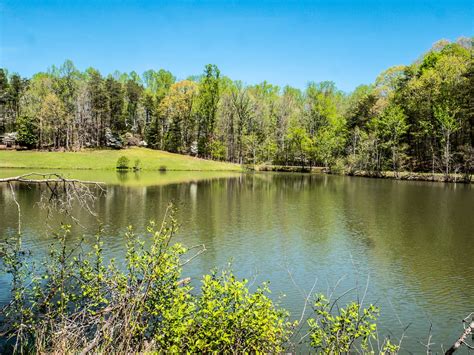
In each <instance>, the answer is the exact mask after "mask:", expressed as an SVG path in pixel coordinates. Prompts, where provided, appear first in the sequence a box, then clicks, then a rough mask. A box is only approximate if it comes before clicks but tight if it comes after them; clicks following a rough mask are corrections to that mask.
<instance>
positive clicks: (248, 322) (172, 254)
mask: <svg viewBox="0 0 474 355" xmlns="http://www.w3.org/2000/svg"><path fill="white" fill-rule="evenodd" d="M176 230H177V223H176V220H175V219H174V213H173V209H172V207H170V208H169V209H168V211H167V216H166V218H165V220H164V222H163V223H162V225H161V226H157V225H156V224H155V223H153V222H151V223H150V225H149V226H148V228H147V234H148V236H149V240H145V239H143V238H140V237H138V236H137V235H136V234H135V233H134V232H133V230H132V228H130V229H129V231H128V232H127V235H126V256H125V265H124V267H121V266H119V265H117V263H116V262H115V260H110V261H109V262H105V261H104V259H105V257H104V251H103V244H102V231H99V233H98V234H97V236H96V242H95V245H94V247H93V249H92V251H90V252H89V253H86V254H84V253H77V252H76V251H77V249H75V248H71V247H70V246H69V243H68V240H69V238H70V226H63V228H62V230H61V232H60V233H59V234H58V235H56V239H57V243H56V245H55V246H54V247H53V248H52V250H51V252H50V255H49V257H48V258H47V259H46V260H45V261H44V262H43V263H42V264H41V265H33V264H29V263H28V255H29V254H26V253H24V252H23V251H22V250H21V236H18V240H17V242H16V243H13V244H11V245H7V246H6V247H5V248H4V249H5V250H4V251H3V253H4V257H2V262H3V267H4V269H5V271H6V272H7V273H10V274H11V275H12V276H13V284H12V289H11V291H12V297H11V302H10V303H9V304H8V305H7V306H6V307H5V308H4V309H3V310H2V314H3V315H4V318H3V319H2V324H1V335H2V338H4V339H8V340H7V342H6V348H5V349H4V350H5V351H9V352H16V353H30V352H40V353H43V352H54V353H68V352H74V353H76V352H77V353H88V352H114V353H115V352H120V353H122V352H123V353H129V352H144V351H160V350H167V351H176V352H177V351H180V352H181V351H184V352H216V351H217V352H278V351H281V350H283V344H284V343H285V341H286V340H288V337H289V335H290V330H291V324H290V323H289V322H288V314H287V312H286V311H285V310H283V309H281V308H280V307H278V306H277V305H275V304H274V303H273V302H272V301H271V299H270V298H269V297H268V292H269V290H268V288H267V286H266V285H265V284H264V285H262V286H261V287H259V288H257V290H256V291H255V292H253V293H251V292H250V291H249V290H248V288H247V283H246V281H245V280H244V281H239V280H237V279H236V278H235V276H234V275H233V274H232V272H231V271H223V272H221V273H217V272H214V273H212V274H211V275H207V276H205V277H204V278H203V279H202V285H201V292H200V293H193V292H192V291H193V288H192V287H191V286H190V284H189V279H186V278H182V275H181V273H182V267H183V265H184V264H186V263H188V262H189V261H190V260H192V259H193V258H194V257H195V256H197V255H199V254H200V253H202V252H203V251H204V250H205V249H204V246H196V247H194V248H190V249H188V250H187V249H186V248H184V247H183V246H182V245H180V244H178V243H177V244H172V243H171V241H172V238H173V236H174V235H175V233H176Z"/></svg>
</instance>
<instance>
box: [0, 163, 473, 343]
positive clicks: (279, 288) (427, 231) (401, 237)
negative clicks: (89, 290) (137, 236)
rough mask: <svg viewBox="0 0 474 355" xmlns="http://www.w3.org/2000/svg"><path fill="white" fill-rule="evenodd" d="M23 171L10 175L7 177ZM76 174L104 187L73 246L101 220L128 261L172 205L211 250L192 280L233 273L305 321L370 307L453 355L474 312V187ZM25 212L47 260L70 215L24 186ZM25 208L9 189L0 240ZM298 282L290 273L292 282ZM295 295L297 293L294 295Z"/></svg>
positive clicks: (30, 238) (393, 330) (188, 239)
mask: <svg viewBox="0 0 474 355" xmlns="http://www.w3.org/2000/svg"><path fill="white" fill-rule="evenodd" d="M20 173H24V171H19V170H8V169H2V170H1V171H0V175H1V176H0V177H4V176H13V175H18V174H20ZM63 173H65V174H67V175H68V176H74V177H77V178H80V179H88V180H96V181H104V182H106V183H107V189H106V190H107V192H106V193H105V194H103V195H101V196H100V197H99V198H98V199H97V201H96V205H95V208H96V211H97V213H98V216H97V218H95V217H93V216H92V215H90V214H88V213H87V212H86V211H85V210H80V209H77V210H75V211H73V212H74V213H73V214H74V215H75V217H77V218H78V220H79V223H80V224H81V225H83V226H87V228H84V227H81V226H79V225H75V226H74V228H73V230H74V232H75V236H74V238H75V239H74V240H71V243H73V242H77V241H79V240H80V238H81V236H82V235H83V234H84V235H85V241H84V243H86V244H87V243H89V242H91V241H92V239H93V237H92V235H93V233H94V232H95V231H96V230H97V226H98V220H99V221H100V222H101V223H102V224H103V225H104V227H105V230H106V232H105V233H106V235H105V238H104V249H105V250H106V252H107V255H108V256H109V257H117V258H118V259H119V260H120V258H121V257H122V256H123V250H124V245H125V238H124V236H123V235H124V231H125V229H126V227H127V226H128V225H133V226H135V227H136V229H137V230H138V231H139V232H140V231H143V230H144V228H145V226H146V223H147V221H149V220H156V221H161V219H162V217H163V214H164V211H165V209H166V206H167V205H168V203H169V202H170V201H173V202H174V203H175V204H176V206H177V208H178V213H177V218H178V220H179V223H180V225H181V228H180V231H179V235H178V237H177V241H180V242H182V243H184V245H186V246H193V245H196V244H205V246H206V249H207V251H206V252H205V253H204V254H203V255H202V256H201V257H199V258H197V259H195V260H194V261H193V263H192V264H190V265H189V266H188V267H187V269H185V272H184V274H186V276H191V277H192V278H193V279H194V280H196V279H198V278H199V277H200V276H201V275H202V274H204V273H208V272H209V270H210V269H212V268H214V267H217V268H223V267H226V266H227V265H228V263H229V262H231V263H232V268H233V269H234V270H235V272H236V274H237V275H238V276H240V277H245V278H249V279H252V280H253V279H254V278H256V281H255V282H256V283H261V282H263V281H267V280H268V281H270V288H271V289H272V291H273V293H272V297H274V298H275V299H278V298H280V297H282V295H283V294H284V295H285V296H284V297H283V298H282V301H281V302H282V305H283V306H285V307H286V308H288V309H289V310H290V312H291V314H292V318H293V319H299V317H300V315H301V310H302V308H303V303H304V296H303V295H302V293H303V292H302V291H301V290H305V292H308V291H309V290H310V289H311V287H312V286H313V284H314V282H315V281H316V286H315V292H323V293H328V292H329V293H330V292H333V293H334V295H342V294H343V293H344V292H346V291H347V290H351V289H353V290H352V291H350V292H349V293H348V295H347V296H345V297H343V301H347V300H350V299H355V298H356V297H357V296H359V297H362V295H363V294H364V293H365V289H366V288H367V295H366V297H365V301H364V303H365V304H368V303H369V302H373V303H376V304H377V305H378V306H379V307H380V308H381V316H380V318H379V327H380V331H379V332H380V333H381V334H383V335H386V334H391V337H392V338H394V339H398V338H399V337H400V335H401V334H402V332H403V329H404V328H405V327H406V326H407V325H408V324H410V326H409V328H408V329H407V331H406V335H405V338H404V342H403V349H405V350H408V351H412V352H421V351H424V350H425V349H424V347H423V346H422V345H421V344H420V342H424V343H426V341H427V338H428V334H429V329H430V324H431V323H432V324H433V328H432V333H433V338H432V341H434V342H435V345H433V349H435V350H437V351H439V350H440V346H441V344H444V345H445V348H446V345H447V346H448V347H449V346H450V345H451V344H452V342H453V341H454V340H455V339H456V338H457V336H459V334H460V332H461V330H462V325H461V319H462V318H464V317H465V316H467V315H468V314H469V313H470V312H472V311H474V263H473V260H474V258H473V246H474V243H473V242H474V213H473V207H474V189H473V188H472V187H471V186H470V185H461V184H442V183H428V182H410V181H394V180H381V179H380V180H379V179H367V178H357V177H343V176H329V175H308V174H306V175H305V174H277V173H256V174H238V173H223V172H221V173H215V172H207V173H205V172H166V173H159V172H141V173H133V172H130V173H127V174H117V173H116V172H103V171H101V172H95V171H67V172H63ZM16 188H17V190H16V193H17V197H18V201H19V203H20V205H21V210H22V224H23V226H22V227H23V230H24V246H25V248H28V249H31V250H32V251H33V253H34V254H33V255H34V256H35V257H36V258H38V259H39V258H41V257H44V256H46V255H47V251H48V248H49V246H50V244H51V242H52V240H53V237H52V236H51V233H50V231H51V230H54V229H55V228H56V227H57V226H58V224H59V223H60V222H61V221H68V219H67V218H66V217H65V216H62V215H56V214H53V215H49V216H48V215H47V213H46V211H44V210H42V209H41V208H39V206H38V204H37V202H38V201H39V200H40V195H41V191H40V188H39V187H37V186H33V187H27V186H16ZM17 219H18V215H17V209H16V205H15V204H14V201H13V199H12V195H11V191H10V189H9V188H8V186H5V185H4V186H0V238H1V239H0V240H4V239H5V238H7V237H8V236H12V235H14V233H15V231H16V227H17ZM290 274H291V275H292V276H291V277H290ZM295 284H296V285H297V287H296V286H295ZM8 287H9V286H8V278H6V277H5V275H0V303H2V304H4V303H5V302H6V301H7V300H8V292H7V289H8Z"/></svg>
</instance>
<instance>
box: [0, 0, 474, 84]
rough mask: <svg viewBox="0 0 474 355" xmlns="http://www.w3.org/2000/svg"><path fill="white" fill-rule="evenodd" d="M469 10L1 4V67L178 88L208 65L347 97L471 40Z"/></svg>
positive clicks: (456, 4) (352, 4)
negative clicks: (67, 69) (160, 75)
mask: <svg viewBox="0 0 474 355" xmlns="http://www.w3.org/2000/svg"><path fill="white" fill-rule="evenodd" d="M473 4H474V1H472V0H470V1H464V0H446V1H436V0H433V1H416V0H412V1H392V0H380V1H375V0H372V1H349V0H345V1H343V0H334V1H330V0H326V1H319V0H314V1H285V2H283V1H151V0H149V1H145V0H142V1H112V0H97V1H88V0H82V1H81V0H77V1H57V0H56V1H45V0H43V1H29V0H15V1H11V0H0V31H1V33H0V66H2V67H6V68H7V69H8V70H9V71H11V72H14V71H15V72H19V73H20V74H22V75H24V76H30V75H31V74H33V73H35V72H38V71H43V70H46V69H47V68H48V67H49V66H51V65H52V64H56V65H58V64H61V63H62V62H63V61H64V60H65V59H66V58H69V59H71V60H73V62H74V63H75V64H76V66H77V67H78V68H79V69H81V70H82V69H85V68H87V67H89V66H93V67H95V68H97V69H99V70H100V71H101V72H102V73H104V74H107V73H110V72H113V71H114V70H116V69H117V70H120V71H126V72H128V71H131V70H136V71H137V72H139V73H142V72H143V71H145V70H147V69H160V68H164V69H167V70H170V71H171V72H173V74H174V75H176V76H177V77H178V78H185V77H187V76H189V75H193V74H199V73H201V72H202V69H203V66H204V65H205V64H207V63H213V64H217V65H218V67H219V68H220V69H221V72H222V74H223V75H227V76H229V77H231V78H232V79H239V80H242V81H244V82H246V83H248V84H254V83H258V82H261V81H263V80H267V81H269V82H271V83H274V84H277V85H281V86H283V85H286V84H289V85H292V86H295V87H299V88H304V87H305V86H306V84H307V83H308V82H309V81H322V80H332V81H334V82H335V83H336V85H337V86H338V87H339V88H341V89H343V90H345V91H350V90H352V89H354V88H355V87H356V86H357V85H359V84H362V83H370V82H372V81H373V80H374V79H375V78H376V76H377V74H378V73H380V72H381V71H383V70H384V69H386V68H388V67H390V66H392V65H396V64H408V63H411V62H412V61H414V60H416V59H417V58H418V57H419V56H420V55H421V54H422V53H423V52H424V51H426V50H428V49H429V48H430V47H431V45H432V44H433V43H434V42H435V41H437V40H439V39H441V38H447V39H450V40H455V39H456V38H458V37H459V36H472V35H473V34H474V33H473V32H474V31H473V18H474V11H473V6H474V5H473Z"/></svg>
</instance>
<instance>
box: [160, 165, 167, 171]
mask: <svg viewBox="0 0 474 355" xmlns="http://www.w3.org/2000/svg"><path fill="white" fill-rule="evenodd" d="M166 170H167V168H166V166H165V165H161V166H160V167H159V168H158V171H161V172H165V171H166Z"/></svg>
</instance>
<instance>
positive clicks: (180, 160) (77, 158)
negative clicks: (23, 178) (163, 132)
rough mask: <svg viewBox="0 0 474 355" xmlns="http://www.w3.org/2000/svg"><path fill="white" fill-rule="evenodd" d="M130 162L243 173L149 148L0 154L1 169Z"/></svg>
mask: <svg viewBox="0 0 474 355" xmlns="http://www.w3.org/2000/svg"><path fill="white" fill-rule="evenodd" d="M122 155H124V156H126V157H127V158H129V159H130V166H133V165H134V162H135V160H137V159H140V167H141V169H143V170H160V169H161V170H163V169H166V170H168V171H241V170H242V168H241V166H240V165H237V164H231V163H222V162H216V161H212V160H205V159H198V158H194V157H190V156H187V155H180V154H173V153H168V152H163V151H158V150H152V149H147V148H130V149H124V150H84V151H81V152H38V151H13V150H1V151H0V168H28V169H50V170H56V169H92V170H113V169H115V168H116V164H117V160H118V158H119V157H120V156H122Z"/></svg>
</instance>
